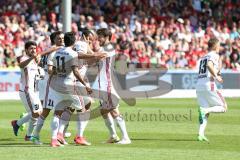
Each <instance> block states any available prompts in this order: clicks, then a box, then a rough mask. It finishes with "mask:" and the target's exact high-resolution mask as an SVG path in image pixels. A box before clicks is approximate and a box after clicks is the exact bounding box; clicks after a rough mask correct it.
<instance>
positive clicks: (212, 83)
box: [210, 77, 215, 91]
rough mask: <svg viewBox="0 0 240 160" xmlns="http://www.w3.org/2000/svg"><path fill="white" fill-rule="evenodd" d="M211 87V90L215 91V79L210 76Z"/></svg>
mask: <svg viewBox="0 0 240 160" xmlns="http://www.w3.org/2000/svg"><path fill="white" fill-rule="evenodd" d="M210 88H211V91H214V89H215V88H214V79H213V78H212V77H211V78H210Z"/></svg>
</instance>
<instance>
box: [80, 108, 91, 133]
mask: <svg viewBox="0 0 240 160" xmlns="http://www.w3.org/2000/svg"><path fill="white" fill-rule="evenodd" d="M77 117H78V121H77V136H80V137H83V133H84V130H85V128H86V127H87V124H88V121H89V118H90V111H85V112H83V113H82V112H77Z"/></svg>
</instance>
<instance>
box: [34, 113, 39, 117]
mask: <svg viewBox="0 0 240 160" xmlns="http://www.w3.org/2000/svg"><path fill="white" fill-rule="evenodd" d="M39 116H40V113H32V117H33V118H38V117H39Z"/></svg>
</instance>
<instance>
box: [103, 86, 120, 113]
mask: <svg viewBox="0 0 240 160" xmlns="http://www.w3.org/2000/svg"><path fill="white" fill-rule="evenodd" d="M99 99H100V100H99V103H100V108H103V109H115V108H117V107H119V97H118V95H117V94H116V93H115V92H114V91H113V92H107V91H101V90H100V92H99Z"/></svg>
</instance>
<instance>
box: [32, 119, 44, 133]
mask: <svg viewBox="0 0 240 160" xmlns="http://www.w3.org/2000/svg"><path fill="white" fill-rule="evenodd" d="M44 121H45V117H43V116H39V117H38V120H37V125H36V128H35V130H34V134H33V135H34V136H35V137H39V133H40V131H41V129H42V127H43V124H44Z"/></svg>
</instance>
